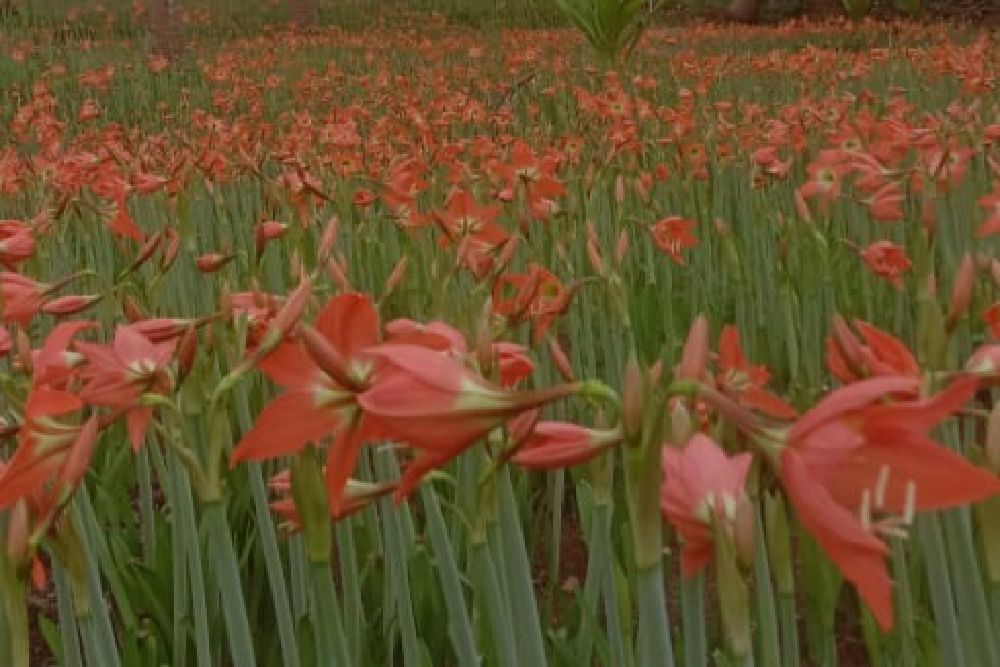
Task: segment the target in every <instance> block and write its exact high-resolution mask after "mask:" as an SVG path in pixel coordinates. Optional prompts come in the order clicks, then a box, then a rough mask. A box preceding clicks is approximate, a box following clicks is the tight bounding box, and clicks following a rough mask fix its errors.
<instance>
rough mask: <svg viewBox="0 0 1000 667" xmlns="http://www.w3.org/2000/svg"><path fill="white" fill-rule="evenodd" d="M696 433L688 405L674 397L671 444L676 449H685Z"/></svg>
mask: <svg viewBox="0 0 1000 667" xmlns="http://www.w3.org/2000/svg"><path fill="white" fill-rule="evenodd" d="M694 432H695V430H694V423H693V421H692V419H691V411H690V410H688V406H687V403H686V402H685V400H684V399H683V398H682V397H680V396H676V397H674V398H673V400H671V401H670V443H671V444H672V445H674V446H675V447H683V446H684V445H686V444H687V443H688V440H690V439H691V436H692V435H694Z"/></svg>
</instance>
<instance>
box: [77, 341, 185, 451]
mask: <svg viewBox="0 0 1000 667" xmlns="http://www.w3.org/2000/svg"><path fill="white" fill-rule="evenodd" d="M175 347H176V341H167V342H163V343H153V342H151V341H150V340H149V339H148V338H146V337H145V336H143V335H142V334H141V333H139V332H138V331H136V330H135V329H133V328H132V327H130V326H126V325H120V326H119V327H118V328H117V329H116V330H115V338H114V342H113V343H111V344H110V345H98V344H95V343H83V342H78V343H76V348H77V349H78V350H79V351H80V352H82V353H83V355H84V356H85V357H86V358H87V364H86V366H84V367H83V369H82V370H81V372H80V375H81V377H83V378H84V380H85V384H84V387H83V389H82V390H81V391H80V397H81V398H83V400H84V401H86V402H87V403H90V404H91V405H96V406H103V407H109V408H112V409H114V410H116V411H120V412H123V413H125V421H126V424H127V426H128V435H129V441H130V442H131V443H132V448H133V449H138V448H139V447H140V446H141V445H142V441H143V438H144V437H145V434H146V429H147V427H148V426H149V422H150V421H151V420H152V418H153V408H151V407H147V406H144V405H143V404H142V403H141V399H142V396H143V395H144V394H167V393H169V392H170V391H172V390H173V388H174V377H173V374H172V373H171V371H170V368H169V365H170V362H171V361H172V359H173V355H174V349H175Z"/></svg>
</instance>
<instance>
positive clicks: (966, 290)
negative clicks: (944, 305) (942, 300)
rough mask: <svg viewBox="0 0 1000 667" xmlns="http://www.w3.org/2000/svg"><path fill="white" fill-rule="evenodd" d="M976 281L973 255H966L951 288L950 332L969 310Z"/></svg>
mask: <svg viewBox="0 0 1000 667" xmlns="http://www.w3.org/2000/svg"><path fill="white" fill-rule="evenodd" d="M975 281H976V266H975V263H974V262H973V260H972V255H970V254H968V253H966V254H965V257H963V258H962V263H961V264H959V266H958V271H957V272H956V273H955V282H954V283H953V284H952V286H951V300H950V301H949V303H948V323H947V327H948V329H949V330H951V329H954V328H955V325H956V324H958V320H960V319H961V318H962V315H964V314H965V311H966V310H968V308H969V302H970V301H971V300H972V289H973V287H974V286H975Z"/></svg>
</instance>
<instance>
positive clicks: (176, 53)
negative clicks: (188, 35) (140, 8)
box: [146, 0, 184, 60]
mask: <svg viewBox="0 0 1000 667" xmlns="http://www.w3.org/2000/svg"><path fill="white" fill-rule="evenodd" d="M146 15H147V19H148V20H149V52H150V53H151V54H152V55H156V56H163V57H165V58H167V59H168V60H176V59H177V58H179V57H180V56H181V54H183V53H184V26H183V25H182V23H181V8H180V3H179V0H146Z"/></svg>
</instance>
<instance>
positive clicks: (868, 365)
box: [826, 315, 920, 384]
mask: <svg viewBox="0 0 1000 667" xmlns="http://www.w3.org/2000/svg"><path fill="white" fill-rule="evenodd" d="M854 328H855V329H857V330H858V333H860V334H861V338H862V339H863V341H864V342H862V341H859V340H858V339H857V338H856V337H855V336H854V333H853V332H852V331H851V329H850V327H848V326H847V322H845V321H844V319H843V318H842V317H840V316H839V315H837V316H836V317H834V320H833V335H831V336H828V337H827V339H826V366H827V368H828V369H829V370H830V372H831V373H832V374H833V376H834V377H835V378H837V379H838V380H839V381H840V382H842V383H844V384H850V383H851V382H857V381H858V380H862V379H864V378H869V377H878V376H887V375H905V376H909V377H919V376H920V366H919V364H917V360H916V359H915V358H914V357H913V354H912V353H911V352H910V350H909V349H908V348H907V347H906V345H904V344H903V342H902V341H901V340H899V339H898V338H896V337H895V336H892V335H891V334H888V333H886V332H885V331H882V330H881V329H879V328H877V327H873V326H872V325H870V324H868V323H867V322H863V321H861V320H854Z"/></svg>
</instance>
